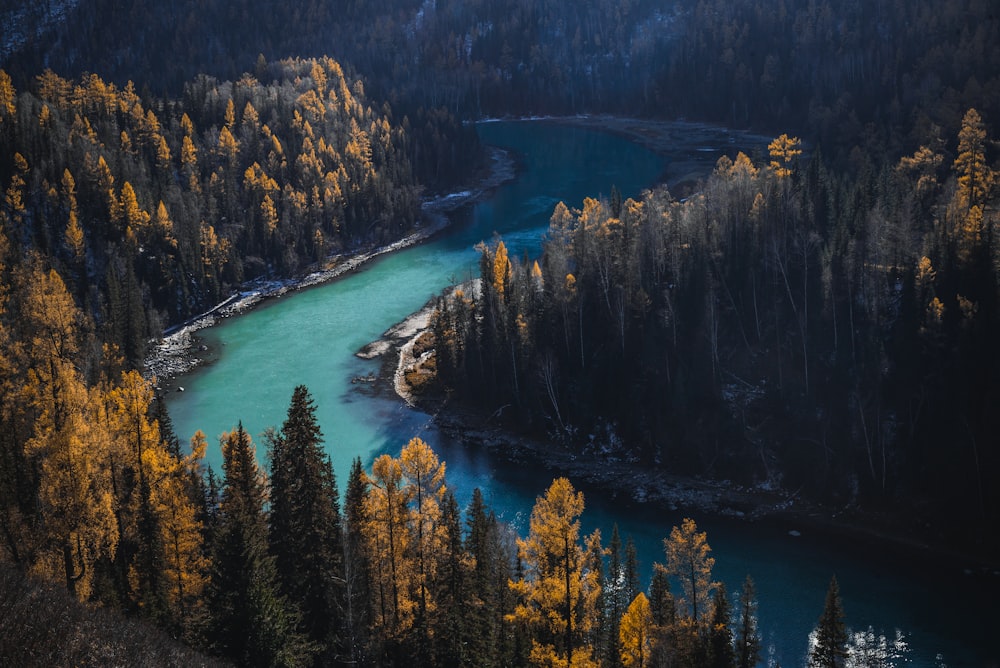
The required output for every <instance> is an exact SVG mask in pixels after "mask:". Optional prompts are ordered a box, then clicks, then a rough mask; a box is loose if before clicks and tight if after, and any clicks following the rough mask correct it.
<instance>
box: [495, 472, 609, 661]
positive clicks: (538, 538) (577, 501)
mask: <svg viewBox="0 0 1000 668" xmlns="http://www.w3.org/2000/svg"><path fill="white" fill-rule="evenodd" d="M583 506H584V503H583V493H582V492H577V491H576V490H575V489H574V488H573V485H572V483H570V481H569V480H568V479H566V478H557V479H556V480H554V481H553V482H552V485H551V486H550V487H549V489H548V490H547V491H546V492H545V495H544V496H540V497H538V499H537V500H536V501H535V507H534V509H533V510H532V511H531V521H530V530H529V533H528V537H527V538H525V539H521V538H519V539H518V540H517V547H518V556H519V558H520V559H521V561H522V563H523V564H524V576H523V578H521V579H519V580H517V581H511V583H510V587H511V590H512V591H513V593H514V594H515V597H516V598H517V601H518V602H517V605H516V607H515V609H514V612H513V613H512V614H510V615H507V620H508V621H509V622H512V623H515V624H523V625H525V626H527V627H528V628H529V629H530V630H531V632H532V647H531V653H530V660H531V663H532V664H533V665H537V666H553V667H554V666H575V667H576V668H585V667H589V666H596V665H598V664H597V661H596V660H595V659H594V657H593V651H592V648H591V647H589V646H587V645H586V644H585V643H584V642H583V638H585V637H586V634H588V633H589V632H590V631H591V630H592V628H591V627H592V625H593V623H594V620H595V619H596V615H595V614H594V610H593V607H594V605H595V604H596V601H597V598H598V595H599V594H600V587H601V584H600V582H599V581H597V580H595V579H594V578H591V577H588V573H587V572H585V569H584V566H585V554H584V550H583V548H582V546H581V544H580V515H581V514H582V513H583Z"/></svg>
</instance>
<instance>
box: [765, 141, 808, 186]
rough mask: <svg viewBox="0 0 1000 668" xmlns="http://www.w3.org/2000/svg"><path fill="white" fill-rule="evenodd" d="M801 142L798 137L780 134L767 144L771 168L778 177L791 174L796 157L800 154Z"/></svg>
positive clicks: (785, 176)
mask: <svg viewBox="0 0 1000 668" xmlns="http://www.w3.org/2000/svg"><path fill="white" fill-rule="evenodd" d="M801 144H802V142H801V141H799V138H798V137H789V136H788V135H786V134H783V135H781V136H780V137H778V138H777V139H775V140H774V141H772V142H771V143H770V144H768V146H767V150H768V152H769V153H770V155H771V169H772V170H773V171H774V174H775V176H777V177H778V178H779V179H783V178H787V177H789V176H791V175H792V168H793V166H794V164H795V161H796V159H797V158H798V157H799V156H800V155H802V148H801Z"/></svg>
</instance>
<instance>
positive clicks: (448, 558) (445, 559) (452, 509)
mask: <svg viewBox="0 0 1000 668" xmlns="http://www.w3.org/2000/svg"><path fill="white" fill-rule="evenodd" d="M461 520H462V517H461V512H460V511H459V509H458V501H456V500H455V495H454V494H453V493H451V492H450V491H449V492H448V494H447V495H446V496H445V498H444V502H443V503H442V507H441V528H442V530H443V537H444V541H443V544H442V547H443V550H444V553H443V554H442V558H441V561H440V570H439V572H438V586H437V587H436V590H437V591H436V596H435V598H436V599H437V612H436V614H435V615H434V616H433V618H432V620H431V622H432V623H431V627H432V629H433V634H432V638H433V639H434V641H435V642H434V644H435V651H434V653H433V662H434V665H438V666H456V668H457V667H459V666H480V665H482V657H481V656H477V655H476V654H473V653H472V652H471V651H470V650H471V647H470V642H469V641H470V640H472V629H473V626H472V623H471V619H470V618H469V607H470V605H469V604H470V598H471V593H472V592H471V591H470V588H469V578H468V567H467V559H466V554H465V546H464V545H463V541H462V523H461Z"/></svg>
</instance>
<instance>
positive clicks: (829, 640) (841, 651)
mask: <svg viewBox="0 0 1000 668" xmlns="http://www.w3.org/2000/svg"><path fill="white" fill-rule="evenodd" d="M813 634H814V636H815V642H814V644H813V646H812V648H811V649H810V650H809V668H843V667H844V665H845V663H846V661H847V630H846V628H845V627H844V609H843V606H842V605H841V603H840V586H839V585H838V584H837V577H836V576H834V577H833V578H832V579H831V580H830V587H829V588H828V589H827V591H826V602H825V603H824V604H823V614H822V615H821V616H820V618H819V623H818V624H817V626H816V629H815V630H814V631H813Z"/></svg>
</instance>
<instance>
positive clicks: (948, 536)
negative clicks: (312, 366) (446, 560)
mask: <svg viewBox="0 0 1000 668" xmlns="http://www.w3.org/2000/svg"><path fill="white" fill-rule="evenodd" d="M609 120H610V121H612V122H609ZM539 122H551V123H560V124H570V125H585V126H588V127H594V128H600V129H602V130H604V131H608V132H613V133H617V134H621V135H623V136H626V135H627V136H630V137H633V136H636V135H641V136H643V137H644V138H645V140H644V142H642V143H644V144H645V145H646V146H648V147H650V148H653V147H656V146H659V147H660V149H659V150H661V151H662V150H664V147H665V146H667V145H668V144H669V143H670V142H672V141H674V140H675V139H676V138H677V137H678V133H682V134H683V136H684V139H683V141H684V142H690V143H689V144H688V143H685V144H684V149H683V151H684V152H687V153H688V154H689V155H690V160H691V161H694V160H696V159H698V158H700V160H701V162H700V163H699V165H698V166H699V168H700V171H698V172H697V178H698V179H701V178H703V177H704V175H705V174H706V173H707V172H708V171H710V169H711V165H712V164H714V159H713V158H711V157H709V156H707V155H706V153H707V152H700V151H698V150H697V148H698V146H699V145H700V143H701V140H700V139H699V137H701V136H706V137H707V136H715V137H716V138H718V133H719V132H723V133H724V132H726V131H724V130H720V129H719V128H710V127H706V126H698V125H697V124H690V127H688V126H687V125H685V126H684V127H683V128H681V129H680V130H678V129H677V128H676V127H674V126H672V125H670V124H661V123H656V122H653V123H645V122H643V121H634V120H629V119H606V118H601V117H574V118H570V119H539ZM660 131H662V132H660ZM699 132H703V133H709V134H703V135H702V134H698V133H699ZM710 133H715V134H714V135H710ZM692 137H694V139H692ZM759 139H760V141H761V142H762V143H763V144H762V145H763V146H765V147H766V142H767V140H766V139H765V138H763V137H759ZM706 143H707V142H706ZM727 143H728V142H727ZM738 145H739V144H738ZM674 148H676V147H674ZM741 148H743V147H742V146H741ZM671 155H672V160H673V162H672V163H671V165H672V166H671V165H668V169H671V168H672V169H673V170H674V171H673V172H672V174H673V175H674V176H673V178H680V179H685V178H687V177H690V178H692V179H694V178H695V176H694V175H695V174H696V171H695V170H694V169H693V168H692V166H693V164H694V163H693V162H690V161H686V160H684V159H681V160H677V159H674V158H676V155H677V151H674V152H673V153H672V154H671ZM714 155H715V156H718V155H719V153H718V150H717V151H716V153H715V154H714ZM706 165H708V166H707V167H706ZM685 175H687V176H685ZM670 187H671V191H672V192H675V193H677V189H676V188H675V186H674V185H673V184H672V183H671V184H670ZM427 315H428V314H427V312H426V309H425V310H424V311H422V315H421V319H423V320H422V321H423V322H425V323H429V318H427ZM420 321H421V320H420V319H415V320H410V321H408V323H407V325H406V326H405V327H402V328H392V329H390V330H389V332H390V333H393V334H391V335H389V336H388V338H389V339H395V342H387V341H383V345H384V348H383V350H382V355H383V359H384V363H383V374H382V378H381V379H380V381H379V382H378V383H376V391H378V390H379V389H383V390H385V391H386V392H388V393H392V392H394V393H395V394H397V395H399V396H400V397H402V398H403V400H404V401H406V402H407V403H408V404H410V405H417V406H418V407H419V408H421V410H423V411H424V412H426V413H428V414H430V415H431V416H432V417H433V419H434V422H435V425H436V427H437V428H439V429H440V430H441V431H443V432H445V433H447V434H449V435H451V436H453V437H455V438H456V440H458V441H460V442H462V443H464V444H466V445H467V446H468V447H469V448H470V449H474V450H483V451H487V452H489V453H490V454H491V456H492V457H495V458H496V459H497V461H501V462H510V463H513V464H515V465H517V466H522V467H530V468H534V469H544V470H546V471H548V472H550V473H551V474H552V475H567V476H570V477H571V478H572V479H573V480H574V483H575V484H579V485H581V486H585V487H587V488H589V489H592V490H596V491H599V493H600V494H601V495H602V496H603V497H605V498H608V499H611V500H612V501H614V502H616V503H617V502H619V501H620V502H621V503H623V504H643V505H647V506H649V507H652V508H663V509H665V510H668V511H683V512H689V513H691V514H693V515H696V516H697V515H702V514H710V515H713V516H719V517H728V518H734V519H737V520H742V521H748V522H768V523H775V524H778V525H780V526H784V527H787V529H786V530H787V531H789V532H792V531H794V532H798V533H799V534H816V535H818V534H823V535H827V536H837V537H838V538H839V539H843V540H844V541H845V542H850V543H857V544H866V545H871V546H872V547H873V549H877V550H880V551H882V550H888V551H896V550H898V552H899V554H900V555H901V556H903V557H905V558H907V559H910V558H916V557H918V555H922V557H923V558H926V559H928V560H929V561H935V560H947V561H948V562H949V563H953V564H957V565H960V566H959V568H961V569H962V570H965V569H966V568H968V569H969V570H970V572H973V573H992V572H993V571H995V570H997V569H998V568H1000V559H998V558H997V555H996V552H995V550H993V549H992V548H991V547H990V546H989V545H987V543H988V541H985V542H983V541H977V540H976V537H974V536H968V535H965V536H963V535H960V534H959V533H958V532H956V531H948V530H947V527H945V528H943V529H942V528H941V527H942V526H943V525H942V524H941V523H939V522H938V523H933V524H932V523H930V522H928V521H927V520H926V518H922V517H921V516H920V515H918V514H917V513H916V512H910V511H907V510H905V509H903V510H901V509H900V508H899V507H896V508H889V509H885V508H875V507H870V506H868V505H867V504H866V505H865V506H864V507H862V506H859V505H856V504H852V505H843V506H838V507H833V506H823V505H819V504H817V503H813V502H811V501H809V500H807V499H805V498H803V497H802V496H801V495H799V494H796V493H793V492H789V491H785V490H781V489H776V488H772V487H768V486H766V485H756V486H747V485H739V484H736V483H733V482H732V481H725V480H723V481H717V480H709V479H703V478H697V477H689V476H681V475H671V474H668V473H666V472H664V471H652V470H650V468H649V467H648V466H641V465H639V464H638V463H635V462H629V461H625V460H623V459H613V458H609V457H605V456H600V455H594V456H586V457H584V456H580V455H576V454H574V453H572V452H570V451H568V450H566V449H564V448H561V447H559V446H558V445H556V444H553V443H551V442H549V441H547V440H545V439H544V438H543V439H532V438H530V437H527V436H523V435H520V434H514V433H511V432H510V431H508V430H506V429H505V428H504V426H503V423H502V420H500V419H499V418H498V416H496V415H487V414H480V413H478V412H476V411H474V410H472V409H470V408H468V407H466V406H460V405H458V402H455V401H449V400H447V399H444V398H441V399H438V400H432V401H427V400H426V399H421V398H418V397H415V396H414V393H413V392H412V391H411V390H410V388H409V387H408V386H407V384H406V382H405V380H406V379H407V377H415V378H418V379H420V378H421V377H422V375H425V374H421V372H420V371H419V366H420V359H421V357H423V358H424V359H426V350H425V348H426V344H423V345H418V340H419V339H420V337H421V336H422V335H424V334H425V332H426V325H425V326H424V328H423V329H421V328H420V327H419V326H418V324H419V322H420ZM403 332H408V335H402V333H403ZM414 348H419V349H420V354H419V355H414V354H413V350H414ZM934 527H937V528H936V529H935V528H934ZM796 535H797V534H796ZM991 577H994V576H991Z"/></svg>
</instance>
